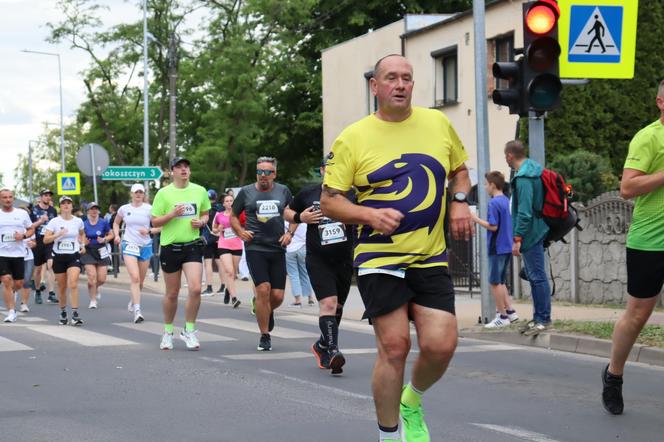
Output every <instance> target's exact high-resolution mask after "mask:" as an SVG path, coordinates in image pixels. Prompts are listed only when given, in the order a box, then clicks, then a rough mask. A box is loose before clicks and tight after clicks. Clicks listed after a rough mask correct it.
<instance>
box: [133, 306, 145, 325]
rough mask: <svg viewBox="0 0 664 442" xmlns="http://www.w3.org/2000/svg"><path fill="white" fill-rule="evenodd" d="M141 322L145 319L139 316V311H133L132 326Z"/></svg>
mask: <svg viewBox="0 0 664 442" xmlns="http://www.w3.org/2000/svg"><path fill="white" fill-rule="evenodd" d="M143 321H145V318H144V317H143V315H142V314H141V311H140V310H139V309H136V310H134V324H140V323H141V322H143Z"/></svg>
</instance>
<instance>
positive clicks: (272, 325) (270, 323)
mask: <svg viewBox="0 0 664 442" xmlns="http://www.w3.org/2000/svg"><path fill="white" fill-rule="evenodd" d="M272 330H274V311H271V312H270V322H268V324H267V331H269V332H271V331H272Z"/></svg>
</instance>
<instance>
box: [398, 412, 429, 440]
mask: <svg viewBox="0 0 664 442" xmlns="http://www.w3.org/2000/svg"><path fill="white" fill-rule="evenodd" d="M399 415H400V418H401V428H402V429H401V435H402V437H403V442H430V440H431V439H430V438H429V429H428V428H427V424H426V422H424V411H423V410H422V405H420V406H419V407H417V408H411V407H408V406H406V405H404V404H400V405H399Z"/></svg>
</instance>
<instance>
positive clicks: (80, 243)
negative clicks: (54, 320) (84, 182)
mask: <svg viewBox="0 0 664 442" xmlns="http://www.w3.org/2000/svg"><path fill="white" fill-rule="evenodd" d="M59 203H60V215H58V216H57V217H55V218H53V219H52V220H51V221H49V222H48V224H47V225H46V227H45V228H44V243H45V244H53V273H55V281H56V286H57V289H58V301H59V303H60V321H59V322H60V325H67V323H68V322H69V319H68V316H67V289H69V294H70V298H69V299H70V303H69V305H70V308H71V325H83V321H82V320H81V316H80V315H79V313H78V277H79V276H80V274H81V254H83V253H85V240H86V238H85V230H84V227H83V221H81V219H80V218H78V217H76V216H74V215H73V211H74V210H73V209H74V201H73V200H72V199H71V197H70V196H68V195H63V196H61V197H60V201H59Z"/></svg>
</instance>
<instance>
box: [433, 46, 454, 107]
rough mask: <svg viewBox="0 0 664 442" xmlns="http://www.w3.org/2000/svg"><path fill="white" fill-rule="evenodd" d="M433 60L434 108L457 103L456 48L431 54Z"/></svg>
mask: <svg viewBox="0 0 664 442" xmlns="http://www.w3.org/2000/svg"><path fill="white" fill-rule="evenodd" d="M431 57H433V59H434V65H435V69H434V75H435V79H436V81H435V85H434V106H435V107H440V106H446V105H449V104H455V103H458V101H459V75H458V71H459V68H458V63H457V47H456V46H453V47H450V48H445V49H440V50H438V51H434V52H432V53H431Z"/></svg>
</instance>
